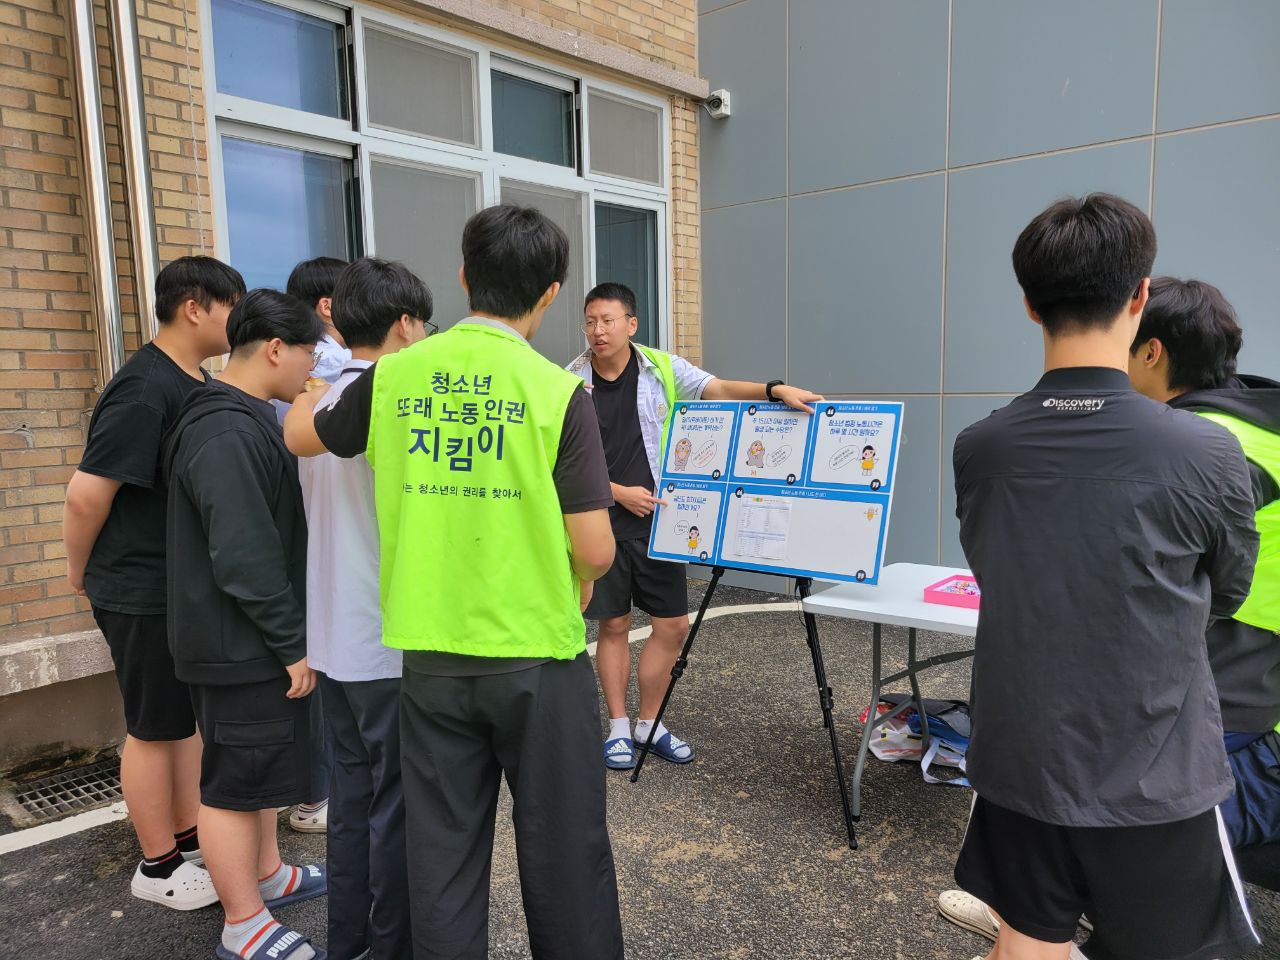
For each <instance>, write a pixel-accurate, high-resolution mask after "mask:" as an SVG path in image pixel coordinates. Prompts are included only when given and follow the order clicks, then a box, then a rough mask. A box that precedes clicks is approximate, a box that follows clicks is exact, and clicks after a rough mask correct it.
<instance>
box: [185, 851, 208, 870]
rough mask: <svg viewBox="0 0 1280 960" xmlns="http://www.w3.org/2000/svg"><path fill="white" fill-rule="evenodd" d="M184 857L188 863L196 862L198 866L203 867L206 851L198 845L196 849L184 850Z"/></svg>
mask: <svg viewBox="0 0 1280 960" xmlns="http://www.w3.org/2000/svg"><path fill="white" fill-rule="evenodd" d="M182 859H183V860H185V861H187V863H194V864H195V865H196V866H197V867H203V866H204V851H203V850H201V849H200V848H199V847H196V848H195V849H194V850H183V851H182Z"/></svg>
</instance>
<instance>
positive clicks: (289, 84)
mask: <svg viewBox="0 0 1280 960" xmlns="http://www.w3.org/2000/svg"><path fill="white" fill-rule="evenodd" d="M345 33H346V28H345V27H343V26H342V25H341V24H338V23H331V22H330V21H328V20H322V19H320V18H319V17H312V16H309V15H307V14H305V13H298V12H296V11H294V10H286V9H285V8H284V7H277V6H275V5H274V4H270V3H259V2H257V0H213V51H214V66H215V70H216V73H217V77H218V92H219V93H228V94H231V95H233V96H237V97H245V98H246V99H249V100H260V101H262V102H263V103H274V104H276V105H277V106H281V107H291V108H292V109H294V110H305V111H307V112H308V113H319V114H323V115H324V116H326V117H337V118H339V119H343V120H345V119H347V118H348V117H349V116H350V113H349V112H348V110H347V96H346V79H345V78H346V69H345V66H344V64H345V60H346V58H345V56H344V55H343V48H344V36H345Z"/></svg>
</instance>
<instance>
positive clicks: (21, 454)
mask: <svg viewBox="0 0 1280 960" xmlns="http://www.w3.org/2000/svg"><path fill="white" fill-rule="evenodd" d="M197 3H198V0H191V2H190V5H189V7H188V6H184V5H183V4H182V3H181V2H179V0H174V2H168V0H156V2H147V3H143V4H140V16H139V25H138V29H139V34H140V42H141V53H142V57H143V65H142V69H143V74H144V76H145V81H144V83H145V93H146V107H147V115H148V116H147V126H148V133H149V147H150V151H151V158H152V161H151V162H152V178H153V181H154V183H153V186H154V200H155V205H156V212H155V215H156V221H157V230H158V233H159V242H160V257H161V260H162V262H164V261H167V260H170V259H173V258H174V257H177V256H181V255H183V254H187V253H192V252H196V251H199V250H202V249H209V248H211V247H212V229H211V225H212V217H211V215H210V214H209V210H210V204H209V197H208V172H207V170H206V168H205V159H204V136H205V134H204V117H203V97H202V92H201V89H200V74H199V46H198V39H199V37H198V31H196V30H194V29H191V30H188V29H187V24H188V23H193V22H194V21H195V20H197V19H198V17H199V13H198V6H197ZM65 9H66V8H65V4H56V3H55V2H54V0H0V128H2V129H0V291H2V294H0V304H2V306H0V431H4V432H0V504H2V506H0V643H3V642H5V641H13V640H22V639H28V638H31V637H39V636H45V635H52V634H60V633H67V632H71V631H75V630H82V629H86V628H88V627H90V626H92V618H91V616H90V615H89V613H88V606H87V604H86V603H85V601H83V600H79V599H78V598H76V597H75V596H73V595H72V594H71V591H70V587H69V586H68V585H67V583H66V579H65V572H66V570H65V554H64V551H63V549H62V500H63V496H64V493H65V488H66V482H67V480H68V479H69V478H70V476H71V473H72V472H73V471H74V470H75V467H76V464H77V463H79V460H80V452H81V447H82V445H83V443H84V428H85V425H86V423H87V417H88V411H89V410H91V409H92V407H93V404H94V401H95V399H96V396H97V394H96V390H95V388H96V387H97V386H98V370H97V363H98V355H97V339H96V334H95V332H94V324H93V312H92V297H91V287H90V279H89V273H88V270H89V262H88V257H87V255H86V251H87V246H86V244H87V235H86V224H85V220H84V200H83V187H82V184H81V180H80V162H79V150H80V145H79V128H78V124H77V122H76V119H75V89H74V81H73V80H72V78H71V68H70V62H69V59H68V44H69V31H68V25H67V23H66V20H65V17H64V16H63V11H64V10H65ZM96 13H97V46H98V58H99V65H100V69H101V74H102V80H103V84H102V86H103V105H104V118H105V120H106V139H107V150H108V160H109V162H110V177H111V197H112V213H113V221H114V230H115V236H116V259H117V274H118V276H119V279H120V287H121V294H122V303H123V307H124V310H125V346H126V349H127V350H129V351H132V350H135V349H137V347H138V346H139V344H140V343H141V330H140V325H139V322H138V316H137V305H136V302H135V301H134V296H133V279H132V277H133V273H132V270H133V267H132V263H131V261H130V237H129V227H128V224H129V210H128V207H127V190H126V189H125V185H124V183H125V181H124V169H123V167H122V166H121V164H120V129H119V118H118V115H117V113H116V101H115V94H114V89H113V86H114V85H113V83H112V80H111V76H112V59H111V49H110V35H109V33H108V28H107V23H108V20H107V13H106V7H105V4H101V3H100V4H98V9H97V11H96ZM189 63H190V65H189Z"/></svg>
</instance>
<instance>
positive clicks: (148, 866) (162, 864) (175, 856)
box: [142, 847, 186, 880]
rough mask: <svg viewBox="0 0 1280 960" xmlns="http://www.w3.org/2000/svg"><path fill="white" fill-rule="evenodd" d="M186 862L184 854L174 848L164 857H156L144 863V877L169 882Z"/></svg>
mask: <svg viewBox="0 0 1280 960" xmlns="http://www.w3.org/2000/svg"><path fill="white" fill-rule="evenodd" d="M185 862H186V861H185V860H183V859H182V854H180V853H179V852H178V848H177V847H174V848H173V849H172V850H170V851H169V852H168V853H166V854H164V855H163V856H159V857H156V858H154V859H152V860H145V859H144V860H143V861H142V875H143V876H144V877H151V878H152V879H153V880H168V879H169V878H170V877H172V876H173V873H174V871H175V870H177V869H178V868H179V867H180V866H182V865H183V864H184V863H185Z"/></svg>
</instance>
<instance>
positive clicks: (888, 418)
mask: <svg viewBox="0 0 1280 960" xmlns="http://www.w3.org/2000/svg"><path fill="white" fill-rule="evenodd" d="M816 408H817V413H816V414H815V415H813V416H809V415H808V414H804V413H801V412H798V411H795V410H792V409H790V408H789V407H787V406H785V405H783V404H780V403H753V402H749V401H735V402H712V401H690V402H687V403H680V404H677V405H676V407H675V409H673V410H672V411H671V421H670V432H669V439H668V443H667V449H666V452H665V458H664V460H663V463H662V476H661V478H660V479H659V482H658V491H657V494H656V496H658V497H659V498H660V499H661V500H662V501H663V503H662V504H661V505H659V506H658V508H657V509H656V511H655V512H654V517H653V530H652V532H651V534H650V536H649V556H651V557H656V558H658V559H662V560H674V561H679V562H682V563H699V564H704V565H707V566H722V567H731V568H733V569H737V570H755V571H759V572H761V573H775V574H780V575H784V576H793V577H811V578H813V579H816V580H837V581H852V582H857V583H869V584H874V583H876V582H877V580H878V579H879V576H880V567H881V565H882V563H883V561H884V545H885V537H886V535H887V534H888V529H889V513H890V506H891V503H892V499H893V488H894V476H895V474H896V471H897V466H898V447H899V444H900V441H901V435H902V412H903V406H902V404H901V403H863V402H852V401H849V402H845V401H841V402H835V401H832V402H826V401H824V402H821V403H819V404H817V405H816Z"/></svg>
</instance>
